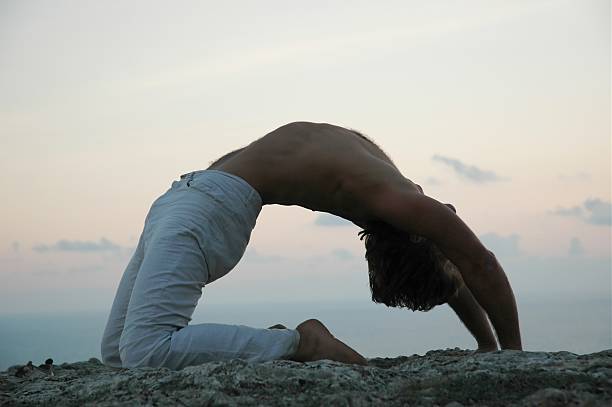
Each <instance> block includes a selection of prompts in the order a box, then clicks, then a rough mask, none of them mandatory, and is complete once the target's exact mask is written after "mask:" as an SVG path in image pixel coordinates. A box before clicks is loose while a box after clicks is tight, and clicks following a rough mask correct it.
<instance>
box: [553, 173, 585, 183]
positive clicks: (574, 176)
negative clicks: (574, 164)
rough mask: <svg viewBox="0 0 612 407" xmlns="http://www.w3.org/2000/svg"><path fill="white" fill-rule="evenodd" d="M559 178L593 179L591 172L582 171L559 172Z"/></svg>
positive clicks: (567, 179)
mask: <svg viewBox="0 0 612 407" xmlns="http://www.w3.org/2000/svg"><path fill="white" fill-rule="evenodd" d="M557 178H559V179H560V180H561V181H588V180H590V179H591V174H588V173H586V172H582V171H581V172H577V173H575V174H559V175H558V176H557Z"/></svg>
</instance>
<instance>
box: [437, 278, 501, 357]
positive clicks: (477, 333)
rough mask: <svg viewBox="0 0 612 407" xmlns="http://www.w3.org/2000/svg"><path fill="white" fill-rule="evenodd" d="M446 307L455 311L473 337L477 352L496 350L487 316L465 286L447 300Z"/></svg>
mask: <svg viewBox="0 0 612 407" xmlns="http://www.w3.org/2000/svg"><path fill="white" fill-rule="evenodd" d="M448 305H449V306H450V307H451V308H452V309H453V311H455V313H456V314H457V316H458V317H459V319H460V320H461V322H463V324H464V325H465V327H466V328H467V329H468V331H470V333H471V334H472V335H473V336H474V338H475V339H476V342H477V343H478V350H479V351H481V352H489V351H494V350H497V342H496V340H495V335H494V334H493V331H492V330H491V326H490V325H489V320H488V319H487V314H486V313H485V311H484V310H483V309H482V307H481V306H480V304H478V301H476V299H475V298H474V296H473V295H472V293H471V292H470V289H469V288H467V286H466V285H465V284H462V285H461V287H460V288H459V291H458V292H457V295H455V296H453V297H452V298H450V299H449V301H448Z"/></svg>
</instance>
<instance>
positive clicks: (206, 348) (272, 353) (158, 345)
mask: <svg viewBox="0 0 612 407" xmlns="http://www.w3.org/2000/svg"><path fill="white" fill-rule="evenodd" d="M261 205H262V202H261V197H260V196H259V194H258V193H257V191H256V190H255V189H253V188H252V187H251V186H250V185H249V184H248V183H247V182H246V181H245V180H243V179H242V178H239V177H237V176H234V175H231V174H228V173H225V172H222V171H216V170H204V171H195V172H192V173H189V174H185V175H183V176H181V180H180V181H174V182H173V183H172V187H171V188H170V189H169V190H168V191H167V192H166V193H165V194H164V195H162V196H161V197H159V198H158V199H157V200H156V201H155V202H154V203H153V205H152V206H151V209H150V210H149V213H148V215H147V218H146V220H145V225H144V230H143V232H142V234H141V236H140V239H139V242H138V246H137V248H136V251H135V252H134V255H133V256H132V258H131V260H130V262H129V263H128V265H127V267H126V269H125V272H124V274H123V277H122V278H121V282H120V283H119V287H118V289H117V293H116V295H115V300H114V302H113V306H112V309H111V312H110V316H109V318H108V322H107V324H106V329H105V331H104V336H103V338H102V345H101V351H102V360H103V362H104V363H105V364H107V365H110V366H115V367H139V366H150V367H168V368H171V369H181V368H183V367H185V366H189V365H196V364H200V363H204V362H208V361H215V360H227V359H233V358H240V359H245V360H248V361H252V362H263V361H268V360H274V359H284V358H289V357H291V356H292V355H293V354H294V353H295V352H296V351H297V348H298V344H299V340H300V336H299V333H298V332H297V331H296V330H293V329H256V328H251V327H248V326H243V325H222V324H212V323H211V324H197V325H188V323H189V322H190V321H191V316H192V314H193V311H194V309H195V307H196V305H197V303H198V300H199V299H200V297H201V295H202V288H203V287H204V286H205V285H206V284H207V283H210V282H212V281H214V280H215V279H217V278H220V277H222V276H223V275H225V274H226V273H228V272H229V271H230V270H231V269H232V268H233V267H234V266H235V265H236V263H238V261H239V260H240V258H241V257H242V255H243V254H244V250H245V249H246V245H247V244H248V241H249V237H250V234H251V230H252V229H253V227H254V226H255V220H256V218H257V216H258V214H259V212H260V210H261Z"/></svg>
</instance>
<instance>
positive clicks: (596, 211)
mask: <svg viewBox="0 0 612 407" xmlns="http://www.w3.org/2000/svg"><path fill="white" fill-rule="evenodd" d="M550 213H551V214H553V215H559V216H567V217H575V218H578V219H581V220H582V221H584V222H586V223H590V224H591V225H602V226H610V225H611V224H612V204H611V203H610V202H609V201H602V200H601V199H598V198H593V199H587V200H586V201H584V203H583V204H582V206H573V207H571V208H562V207H557V209H555V210H552V211H550Z"/></svg>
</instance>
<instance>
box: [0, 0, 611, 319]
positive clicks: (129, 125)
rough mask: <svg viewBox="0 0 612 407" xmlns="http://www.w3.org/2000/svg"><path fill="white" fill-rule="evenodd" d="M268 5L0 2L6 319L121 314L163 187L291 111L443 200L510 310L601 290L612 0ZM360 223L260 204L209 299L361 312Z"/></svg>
mask: <svg viewBox="0 0 612 407" xmlns="http://www.w3.org/2000/svg"><path fill="white" fill-rule="evenodd" d="M262 4H264V3H260V2H257V3H256V2H246V1H244V2H223V3H219V2H211V1H206V2H204V1H203V2H200V1H185V2H181V3H167V2H151V1H147V2H145V1H133V2H95V1H79V2H75V1H65V0H60V1H56V2H53V3H51V2H22V1H17V0H9V1H4V2H2V4H1V5H0V50H1V51H2V57H0V58H1V60H2V62H1V65H0V66H2V69H1V71H0V72H1V74H0V137H1V140H2V148H0V171H1V174H2V175H1V176H0V188H2V191H3V193H2V198H3V199H2V203H1V204H0V208H1V211H0V221H1V222H2V225H3V227H2V229H0V279H1V281H2V284H0V313H13V312H47V311H67V310H89V309H97V310H104V309H108V308H110V304H111V302H112V298H113V295H114V290H115V287H116V285H117V284H118V281H119V278H120V276H121V274H122V272H123V268H124V267H125V265H126V264H127V261H128V260H129V258H130V255H131V253H132V251H133V247H134V246H135V244H136V241H137V239H138V236H139V234H140V232H141V230H142V226H143V222H144V218H145V216H146V213H147V211H148V209H149V207H150V205H151V203H152V202H153V200H154V199H155V198H157V196H159V195H161V194H162V193H163V192H164V191H165V190H166V189H167V188H169V186H170V184H171V182H172V180H175V179H177V178H178V177H179V175H180V174H183V173H185V172H189V171H192V170H196V169H202V168H205V167H207V166H208V164H209V163H210V162H211V161H213V160H214V159H216V158H217V157H219V156H221V155H222V154H224V153H225V152H227V151H229V150H231V149H235V148H238V147H241V146H244V145H246V144H248V143H250V142H251V141H253V140H254V139H256V138H258V137H261V136H263V135H264V134H266V133H268V132H269V131H271V130H273V129H275V128H277V127H279V126H280V125H283V124H285V123H288V122H291V121H296V120H308V121H315V122H329V123H334V124H338V125H342V126H346V127H350V128H354V129H357V130H359V131H361V132H363V133H365V134H367V135H368V136H369V137H371V138H372V139H374V140H375V141H376V142H377V143H378V144H380V146H381V147H382V148H383V149H384V150H385V151H386V152H387V153H388V154H389V155H390V156H391V158H392V159H393V160H394V161H395V163H396V164H397V166H398V167H399V168H400V170H401V171H402V172H403V174H404V175H405V176H406V177H408V178H410V179H411V180H413V181H414V182H416V183H418V184H420V185H422V187H423V188H424V190H425V193H426V194H427V195H430V196H432V197H434V198H436V199H438V200H440V201H443V202H450V203H453V204H454V205H455V206H456V207H457V210H458V214H459V215H460V216H461V217H462V219H463V220H465V221H466V223H467V224H468V225H469V226H470V227H471V228H472V230H474V231H475V233H476V234H477V235H478V236H480V237H481V239H482V240H483V242H484V243H485V245H487V247H488V248H489V249H491V250H493V251H494V252H495V253H496V254H497V255H498V257H499V258H500V260H501V261H502V264H503V265H504V268H505V270H506V273H507V274H508V276H509V278H510V281H511V282H512V284H513V287H514V290H515V293H516V295H517V298H518V299H519V302H520V301H521V300H523V299H527V298H528V297H529V298H553V297H557V298H558V297H563V298H567V299H568V300H571V299H572V298H583V297H599V298H610V290H611V277H610V266H611V253H610V250H611V249H610V247H611V246H610V245H611V228H610V224H611V215H610V212H611V207H610V199H611V189H610V188H611V175H610V170H611V167H610V157H611V143H610V108H611V105H610V71H611V66H610V2H609V1H605V0H601V1H599V0H593V1H578V0H573V1H562V0H559V1H539V0H538V1H484V0H469V1H463V2H455V1H450V0H447V1H441V2H435V4H434V3H433V2H426V1H388V2H385V3H384V7H382V6H381V5H380V3H372V2H365V1H364V2H361V1H351V2H348V1H346V2H344V1H339V2H332V3H330V2H323V1H314V2H309V3H307V4H306V3H304V4H297V3H291V4H290V3H287V2H282V1H278V0H274V1H268V2H265V6H263V5H262ZM355 165H359V163H355ZM357 232H358V229H357V228H356V227H354V226H352V225H348V224H346V223H345V222H342V221H341V220H339V219H338V218H334V217H330V216H326V215H322V214H318V213H313V212H310V211H307V210H303V209H300V208H295V207H266V208H264V210H263V212H262V215H261V216H260V218H259V220H258V225H257V227H256V229H255V230H254V233H253V236H252V239H251V244H250V246H249V249H247V254H246V256H245V258H244V259H243V260H242V261H241V263H240V264H239V266H238V267H237V270H234V271H233V272H232V273H230V274H229V275H228V276H226V277H225V278H224V279H222V280H220V281H219V282H217V283H215V284H212V285H210V286H209V287H207V288H206V289H205V291H204V298H205V300H206V301H212V302H224V301H225V302H265V301H271V302H282V301H316V300H330V299H333V300H342V299H357V298H359V299H363V300H364V301H367V300H368V298H369V293H368V287H367V267H366V264H365V262H364V260H363V247H362V242H360V241H359V240H358V238H357ZM339 287H342V289H341V290H339ZM608 323H609V321H608Z"/></svg>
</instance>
